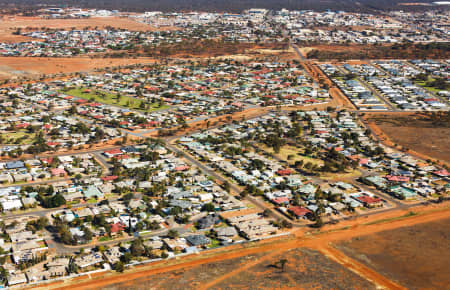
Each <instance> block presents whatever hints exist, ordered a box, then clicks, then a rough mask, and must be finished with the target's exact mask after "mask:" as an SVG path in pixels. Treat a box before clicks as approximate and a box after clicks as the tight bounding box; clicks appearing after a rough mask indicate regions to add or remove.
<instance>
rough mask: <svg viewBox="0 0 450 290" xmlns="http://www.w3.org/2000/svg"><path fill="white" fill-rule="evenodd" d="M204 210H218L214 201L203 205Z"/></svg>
mask: <svg viewBox="0 0 450 290" xmlns="http://www.w3.org/2000/svg"><path fill="white" fill-rule="evenodd" d="M202 211H207V212H213V211H216V207H215V206H214V204H212V203H206V204H204V205H203V206H202Z"/></svg>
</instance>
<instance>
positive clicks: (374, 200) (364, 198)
mask: <svg viewBox="0 0 450 290" xmlns="http://www.w3.org/2000/svg"><path fill="white" fill-rule="evenodd" d="M356 199H357V200H358V201H359V202H361V203H362V204H363V205H364V206H365V207H369V208H373V207H381V206H383V201H382V200H381V198H379V197H372V196H369V195H361V196H358V197H356Z"/></svg>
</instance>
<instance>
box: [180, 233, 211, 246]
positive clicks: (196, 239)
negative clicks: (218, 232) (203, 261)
mask: <svg viewBox="0 0 450 290" xmlns="http://www.w3.org/2000/svg"><path fill="white" fill-rule="evenodd" d="M186 241H187V242H188V243H189V244H190V245H191V246H194V247H199V246H206V245H209V244H210V243H211V240H210V239H209V238H208V237H205V236H204V235H189V236H186Z"/></svg>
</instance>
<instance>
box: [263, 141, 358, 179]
mask: <svg viewBox="0 0 450 290" xmlns="http://www.w3.org/2000/svg"><path fill="white" fill-rule="evenodd" d="M258 147H259V148H260V149H262V150H264V151H266V152H269V153H270V154H272V155H273V156H275V157H277V158H278V159H280V160H283V161H286V162H287V163H288V164H290V165H294V164H295V162H296V161H301V160H302V161H303V164H306V163H311V164H312V165H317V166H319V167H320V166H322V165H323V164H324V162H323V160H321V159H318V158H313V157H309V156H304V155H301V154H303V153H304V149H303V148H297V147H295V146H292V145H284V146H282V147H281V148H280V152H279V153H275V152H274V151H273V149H272V148H269V147H267V146H265V145H263V144H261V145H258ZM360 175H361V172H360V171H359V170H351V171H346V172H345V173H344V172H339V173H332V172H320V178H322V179H324V180H328V181H332V182H336V181H344V180H349V179H354V178H357V177H358V176H360Z"/></svg>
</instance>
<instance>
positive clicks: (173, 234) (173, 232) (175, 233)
mask: <svg viewBox="0 0 450 290" xmlns="http://www.w3.org/2000/svg"><path fill="white" fill-rule="evenodd" d="M167 236H168V237H169V238H172V239H176V238H178V236H179V233H178V231H176V230H173V229H172V230H169V232H167Z"/></svg>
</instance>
